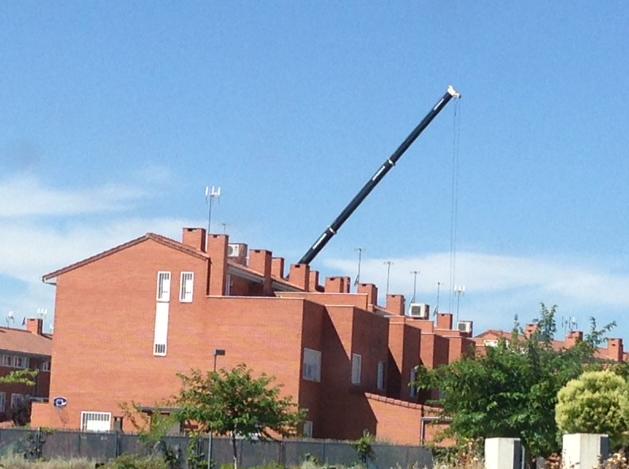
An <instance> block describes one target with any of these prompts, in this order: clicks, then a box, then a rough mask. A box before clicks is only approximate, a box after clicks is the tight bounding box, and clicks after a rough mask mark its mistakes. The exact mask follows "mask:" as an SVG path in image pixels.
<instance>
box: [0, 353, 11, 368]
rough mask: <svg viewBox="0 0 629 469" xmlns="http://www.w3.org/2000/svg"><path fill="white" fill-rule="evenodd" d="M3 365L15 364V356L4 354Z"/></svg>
mask: <svg viewBox="0 0 629 469" xmlns="http://www.w3.org/2000/svg"><path fill="white" fill-rule="evenodd" d="M0 360H2V366H13V358H12V357H11V355H2V358H0Z"/></svg>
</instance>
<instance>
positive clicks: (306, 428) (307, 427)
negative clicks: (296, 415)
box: [304, 420, 312, 438]
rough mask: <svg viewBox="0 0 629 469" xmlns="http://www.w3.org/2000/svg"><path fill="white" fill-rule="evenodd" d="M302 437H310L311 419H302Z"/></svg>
mask: <svg viewBox="0 0 629 469" xmlns="http://www.w3.org/2000/svg"><path fill="white" fill-rule="evenodd" d="M304 437H306V438H312V420H305V421H304Z"/></svg>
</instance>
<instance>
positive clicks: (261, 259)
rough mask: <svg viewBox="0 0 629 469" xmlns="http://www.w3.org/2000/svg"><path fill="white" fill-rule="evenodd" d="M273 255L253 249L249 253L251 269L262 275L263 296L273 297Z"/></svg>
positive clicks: (262, 250)
mask: <svg viewBox="0 0 629 469" xmlns="http://www.w3.org/2000/svg"><path fill="white" fill-rule="evenodd" d="M272 257H273V255H272V253H271V251H267V250H265V249H253V250H252V251H249V268H250V269H251V270H255V271H256V272H258V273H260V274H261V275H262V276H263V277H264V280H263V281H262V282H263V283H262V294H263V295H271V294H272V293H273V280H272V279H271V263H272Z"/></svg>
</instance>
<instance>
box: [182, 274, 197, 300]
mask: <svg viewBox="0 0 629 469" xmlns="http://www.w3.org/2000/svg"><path fill="white" fill-rule="evenodd" d="M180 285H181V286H180V291H179V301H181V302H182V303H192V289H193V285H194V272H181V282H180Z"/></svg>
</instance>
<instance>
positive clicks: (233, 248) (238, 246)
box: [227, 243, 247, 257]
mask: <svg viewBox="0 0 629 469" xmlns="http://www.w3.org/2000/svg"><path fill="white" fill-rule="evenodd" d="M227 257H247V245H246V244H242V243H229V244H228V245H227Z"/></svg>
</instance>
